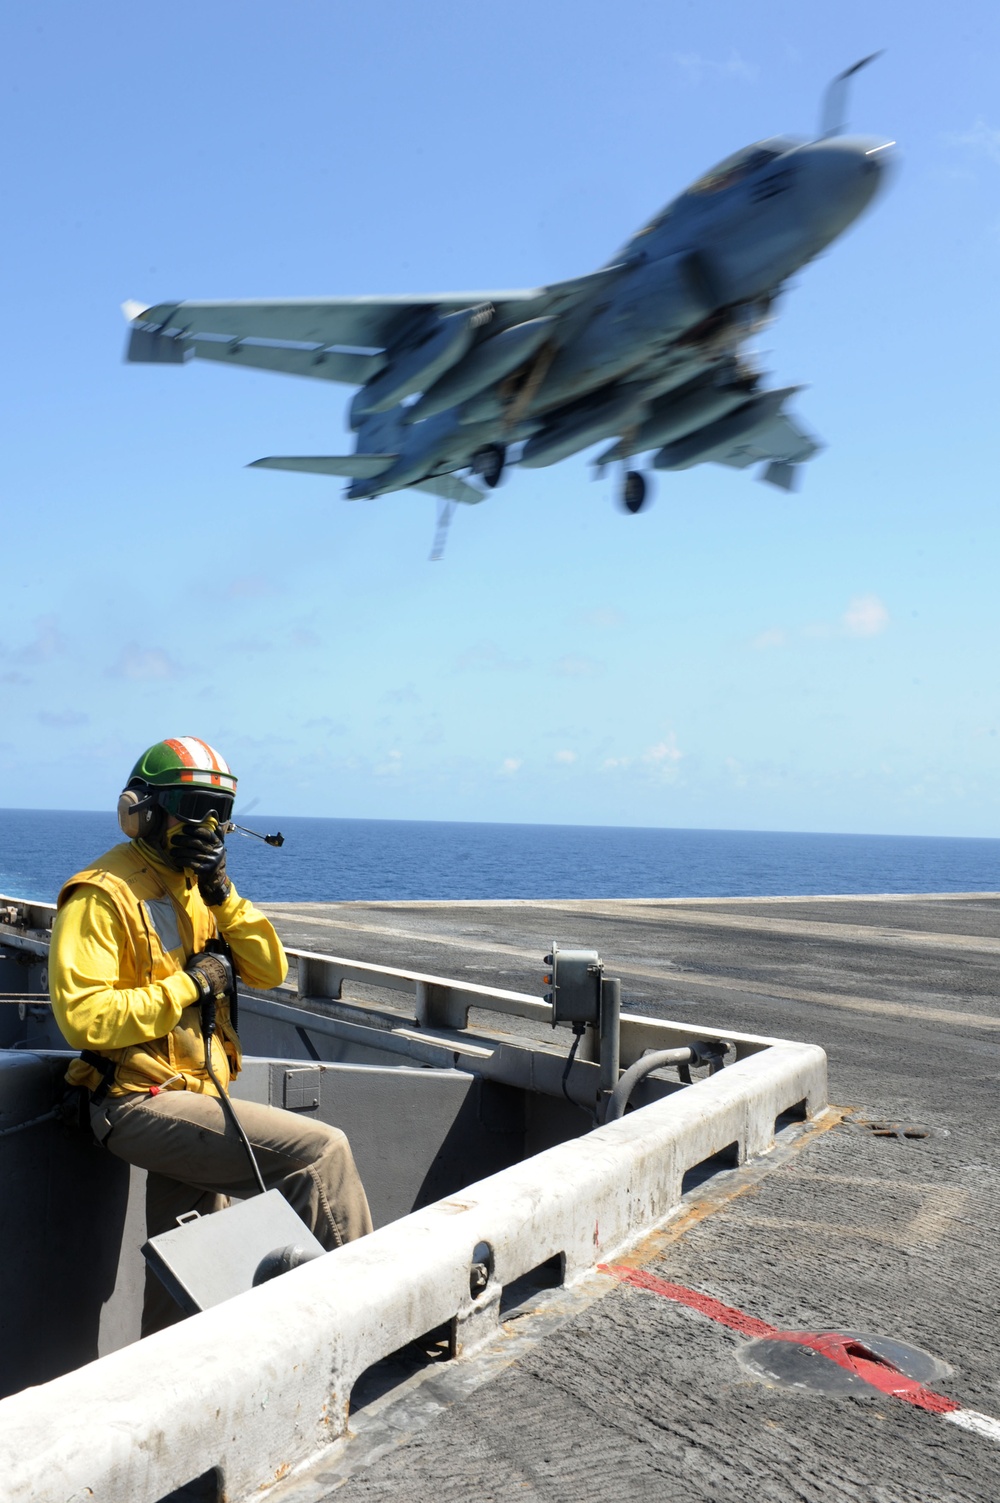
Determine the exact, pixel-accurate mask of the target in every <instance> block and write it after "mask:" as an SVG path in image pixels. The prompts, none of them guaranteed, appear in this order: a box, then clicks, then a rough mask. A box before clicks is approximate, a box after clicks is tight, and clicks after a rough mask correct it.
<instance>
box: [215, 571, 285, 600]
mask: <svg viewBox="0 0 1000 1503" xmlns="http://www.w3.org/2000/svg"><path fill="white" fill-rule="evenodd" d="M274 593H275V588H274V585H273V584H272V582H271V581H270V580H269V579H265V578H264V576H263V575H262V574H249V575H245V576H244V577H243V578H242V579H231V580H230V581H229V584H228V585H227V586H226V594H227V596H228V597H229V599H230V600H260V599H261V598H262V597H263V596H265V595H273V594H274Z"/></svg>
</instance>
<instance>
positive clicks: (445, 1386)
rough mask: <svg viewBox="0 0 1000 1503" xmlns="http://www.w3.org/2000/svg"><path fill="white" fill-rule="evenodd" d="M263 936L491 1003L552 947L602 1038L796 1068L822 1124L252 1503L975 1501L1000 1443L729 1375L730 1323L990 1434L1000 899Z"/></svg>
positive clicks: (447, 908) (492, 914) (565, 917)
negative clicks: (613, 1001)
mask: <svg viewBox="0 0 1000 1503" xmlns="http://www.w3.org/2000/svg"><path fill="white" fill-rule="evenodd" d="M265 906H266V907H267V911H268V912H269V913H270V914H271V915H272V916H273V917H274V919H275V921H276V923H277V925H278V928H279V931H280V932H281V934H282V937H283V938H284V939H285V941H286V943H288V944H289V945H293V946H295V947H297V948H300V949H306V950H309V949H316V950H324V951H333V952H335V953H344V954H348V955H350V956H352V957H354V958H356V959H364V960H370V961H372V962H378V963H379V964H381V965H399V966H401V967H403V966H405V967H409V968H411V969H414V968H419V969H423V970H426V971H427V972H430V973H439V974H440V973H443V974H449V975H453V976H462V975H465V976H467V977H468V979H469V980H470V981H474V982H482V983H486V984H489V985H493V986H501V987H506V988H510V989H514V990H518V991H535V992H540V991H541V989H542V988H541V971H542V965H541V957H542V955H543V954H544V953H545V951H546V950H547V949H548V948H549V946H550V943H551V941H552V940H553V939H556V940H558V942H559V943H560V944H563V945H573V944H578V945H581V946H586V947H594V948H598V949H599V950H600V951H601V954H602V956H603V957H604V959H605V962H606V965H607V969H608V972H609V974H612V975H615V974H617V975H620V976H621V978H622V989H623V1006H624V1007H626V1008H627V1009H628V1010H629V1011H632V1012H640V1013H643V1012H645V1013H655V1014H657V1015H660V1016H666V1017H676V1018H678V1019H685V1018H686V1017H688V1016H696V1017H697V1019H698V1021H699V1023H700V1022H706V1023H707V1024H709V1025H711V1027H712V1028H717V1029H718V1030H719V1032H720V1033H722V1034H724V1033H725V1031H726V1029H727V1028H728V1029H733V1030H745V1031H751V1032H756V1033H761V1034H768V1035H778V1036H783V1037H788V1038H796V1039H801V1040H805V1041H809V1042H815V1043H818V1044H821V1045H822V1046H823V1048H825V1049H826V1050H827V1053H828V1056H829V1064H830V1097H831V1100H832V1101H834V1102H835V1103H837V1104H838V1110H836V1111H833V1112H831V1113H829V1114H827V1115H826V1116H824V1117H823V1118H822V1119H820V1120H819V1121H817V1122H815V1123H812V1124H804V1125H801V1126H798V1127H791V1128H789V1129H788V1130H787V1132H786V1133H785V1134H783V1135H782V1141H781V1143H780V1146H779V1148H778V1149H777V1151H776V1154H775V1156H774V1157H773V1159H762V1160H758V1161H754V1162H751V1163H749V1164H747V1165H745V1166H743V1167H741V1168H735V1169H731V1170H727V1171H725V1172H722V1173H720V1174H718V1175H716V1176H715V1177H714V1178H712V1179H711V1180H709V1181H708V1182H707V1183H704V1184H702V1185H701V1186H698V1187H695V1188H694V1189H693V1190H692V1192H691V1196H690V1198H689V1199H688V1201H687V1202H686V1204H685V1206H684V1207H683V1208H682V1210H681V1212H680V1213H679V1215H678V1216H676V1217H674V1218H673V1219H672V1220H671V1221H670V1222H668V1224H667V1225H666V1227H665V1228H664V1229H662V1230H661V1231H660V1232H658V1233H654V1234H653V1235H652V1236H650V1237H649V1238H648V1239H647V1240H646V1241H645V1242H644V1243H642V1244H641V1246H640V1247H639V1248H637V1249H636V1252H635V1255H634V1256H632V1257H629V1258H627V1259H626V1260H625V1261H624V1263H623V1264H621V1265H618V1267H617V1273H618V1275H619V1277H616V1276H615V1275H614V1270H613V1271H612V1272H611V1273H607V1274H598V1275H595V1276H593V1277H592V1278H591V1279H589V1280H586V1281H584V1283H583V1284H582V1285H580V1286H577V1287H576V1288H575V1289H570V1290H550V1291H541V1292H540V1293H538V1294H536V1295H535V1296H534V1297H532V1298H530V1299H529V1300H528V1301H527V1303H526V1304H525V1305H523V1306H522V1307H521V1308H520V1309H519V1310H517V1309H515V1310H512V1311H511V1312H510V1315H511V1316H512V1317H513V1318H511V1319H508V1321H507V1322H506V1323H505V1325H504V1326H503V1328H502V1334H501V1335H500V1337H498V1338H497V1340H496V1341H495V1342H493V1343H491V1344H490V1345H489V1346H488V1347H487V1348H485V1349H483V1350H482V1352H481V1353H480V1354H479V1355H477V1356H474V1357H471V1358H469V1359H467V1360H464V1361H460V1362H458V1363H451V1364H449V1363H437V1364H431V1365H429V1366H425V1367H418V1366H415V1367H414V1370H413V1372H412V1375H411V1376H410V1377H409V1378H408V1379H407V1381H406V1382H404V1383H402V1384H401V1385H400V1386H398V1387H396V1388H394V1389H390V1390H388V1391H387V1392H385V1393H384V1394H382V1395H381V1396H379V1395H377V1393H372V1394H370V1395H368V1396H367V1397H368V1402H367V1403H365V1404H364V1405H363V1406H362V1407H359V1408H358V1409H357V1411H356V1413H355V1415H354V1418H353V1421H352V1429H353V1431H354V1437H353V1438H349V1439H347V1440H344V1441H341V1442H338V1443H337V1444H336V1446H334V1447H333V1448H331V1454H330V1455H329V1456H328V1457H327V1458H326V1459H325V1460H324V1461H323V1462H322V1463H320V1464H318V1465H317V1467H316V1468H314V1469H313V1471H311V1472H309V1473H308V1474H300V1475H299V1476H298V1477H296V1478H295V1479H289V1481H288V1483H286V1484H285V1485H284V1486H283V1487H280V1488H279V1489H278V1490H277V1492H276V1493H275V1494H273V1495H272V1496H274V1498H275V1503H320V1500H322V1499H324V1498H327V1497H331V1496H334V1495H335V1496H336V1497H337V1498H338V1500H339V1499H343V1500H344V1503H348V1500H353V1499H356V1500H358V1503H361V1500H386V1503H389V1500H417V1499H420V1500H424V1499H431V1498H433V1499H434V1500H435V1503H450V1500H456V1503H457V1500H460V1499H461V1500H467V1499H475V1500H477V1503H480V1500H481V1503H490V1500H494V1499H495V1500H498V1503H499V1500H506V1499H513V1498H518V1499H521V1498H538V1499H544V1500H564V1499H565V1500H567V1503H568V1500H576V1499H579V1500H590V1499H595V1500H596V1499H598V1498H600V1499H601V1500H604V1499H606V1498H609V1497H622V1498H631V1499H636V1500H645V1499H649V1500H653V1499H656V1500H662V1499H673V1498H677V1499H685V1500H688V1499H704V1500H711V1503H728V1500H730V1499H733V1500H736V1499H747V1498H752V1499H755V1500H756V1499H766V1500H768V1503H772V1500H773V1503H786V1500H787V1503H792V1500H807V1503H820V1500H823V1503H825V1500H838V1503H839V1500H851V1503H855V1500H857V1503H965V1500H970V1503H971V1500H976V1503H984V1500H992V1499H994V1498H997V1497H1000V1425H997V1426H996V1427H995V1429H994V1431H993V1432H992V1433H991V1432H990V1430H989V1427H988V1426H987V1427H986V1429H985V1430H982V1429H980V1430H969V1429H966V1428H963V1427H962V1423H961V1417H960V1416H961V1411H960V1412H959V1423H950V1422H949V1421H948V1419H947V1417H946V1415H945V1414H944V1413H942V1412H935V1405H934V1404H933V1403H932V1402H929V1406H928V1405H927V1404H924V1405H922V1404H921V1403H919V1402H917V1403H915V1402H912V1401H908V1400H906V1399H900V1398H896V1397H891V1396H889V1395H888V1394H886V1393H884V1392H881V1391H879V1390H877V1389H876V1388H870V1387H867V1386H866V1387H864V1388H862V1389H860V1390H855V1391H854V1392H853V1393H851V1394H849V1395H846V1396H840V1397H831V1396H829V1395H823V1394H821V1393H818V1392H814V1391H810V1390H807V1389H804V1388H794V1387H779V1386H773V1385H769V1384H768V1383H766V1382H764V1381H762V1380H761V1379H760V1378H758V1377H756V1376H754V1375H753V1373H751V1371H750V1370H749V1369H748V1368H747V1366H746V1365H745V1363H744V1361H742V1360H741V1357H740V1354H741V1353H742V1356H743V1358H745V1357H746V1356H747V1353H748V1343H749V1341H750V1340H751V1339H752V1336H753V1333H754V1331H756V1330H758V1327H756V1326H755V1324H754V1322H763V1323H765V1325H767V1326H770V1327H776V1328H778V1329H779V1330H780V1331H799V1332H807V1333H813V1334H815V1333H819V1332H824V1331H837V1332H842V1333H859V1332H860V1333H870V1334H872V1335H881V1336H885V1337H890V1338H893V1339H895V1340H898V1341H901V1342H904V1343H908V1344H909V1345H911V1346H913V1347H917V1348H920V1349H922V1350H923V1351H925V1352H928V1353H930V1354H931V1355H932V1356H933V1357H934V1358H936V1359H938V1361H939V1363H941V1364H944V1365H945V1367H943V1368H939V1369H938V1371H939V1373H940V1376H937V1377H935V1378H934V1380H933V1381H930V1382H928V1383H927V1391H929V1392H930V1393H931V1394H932V1395H943V1396H945V1399H946V1400H947V1399H950V1400H951V1401H953V1402H954V1403H957V1404H958V1405H960V1406H962V1411H978V1412H979V1413H980V1414H982V1415H986V1416H991V1417H993V1419H998V1418H1000V1339H998V1338H1000V1318H998V1315H997V1306H998V1304H1000V1254H998V1248H997V1239H998V1226H1000V1214H998V1213H1000V1154H998V1151H997V1148H998V1135H1000V1134H998V1125H997V1084H996V1082H997V1074H998V1064H1000V1003H998V998H997V979H996V978H997V962H998V959H1000V937H998V919H1000V894H969V895H948V896H942V897H923V896H920V897H888V898H859V897H850V898H809V899H803V898H795V899H787V900H786V899H740V900H731V899H722V900H715V901H710V900H696V901H690V902H689V901H678V900H669V901H667V900H664V901H654V900H651V901H646V902H631V901H593V902H541V901H533V902H503V903H482V902H469V903H343V904H272V905H265ZM511 1024H512V1026H520V1027H523V1028H524V1029H526V1030H532V1029H533V1028H534V1026H535V1025H532V1024H530V1023H528V1022H524V1021H522V1020H511ZM550 1037H551V1035H550ZM864 1124H874V1125H864ZM886 1129H899V1132H898V1133H897V1132H893V1131H886ZM907 1129H908V1130H909V1135H907V1132H906V1130H907ZM635 1269H639V1270H642V1271H645V1272H646V1273H647V1274H650V1275H652V1276H653V1277H652V1279H651V1280H642V1279H641V1278H640V1280H639V1282H640V1283H644V1284H645V1285H646V1287H637V1286H636V1284H634V1283H631V1282H623V1281H622V1279H621V1277H620V1275H621V1274H623V1273H627V1272H628V1271H630V1270H635ZM678 1290H679V1291H680V1293H678ZM706 1297H707V1298H706ZM720 1306H722V1307H725V1309H726V1310H728V1311H729V1312H730V1315H729V1316H727V1315H725V1313H724V1312H723V1313H722V1314H721V1315H720ZM732 1312H736V1315H735V1316H733V1314H732ZM740 1317H742V1319H741V1318H740ZM748 1333H749V1334H748ZM948 1369H950V1371H948ZM943 1407H944V1406H938V1408H943Z"/></svg>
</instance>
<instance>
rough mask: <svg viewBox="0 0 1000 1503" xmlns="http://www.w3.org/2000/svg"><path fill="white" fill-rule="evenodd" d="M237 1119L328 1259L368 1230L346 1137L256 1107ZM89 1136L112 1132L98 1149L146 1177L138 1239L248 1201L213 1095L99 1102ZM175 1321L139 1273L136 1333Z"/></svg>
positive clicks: (238, 1150) (244, 1168)
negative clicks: (232, 1200) (142, 1230)
mask: <svg viewBox="0 0 1000 1503" xmlns="http://www.w3.org/2000/svg"><path fill="white" fill-rule="evenodd" d="M233 1106H234V1108H235V1109H236V1114H237V1116H238V1117H239V1119H240V1121H241V1123H242V1124H243V1127H244V1130H245V1131H246V1134H247V1137H248V1138H249V1139H250V1142H251V1145H252V1146H253V1151H254V1154H255V1156H256V1159H257V1163H258V1164H259V1166H260V1172H261V1175H262V1176H263V1179H264V1183H265V1184H266V1186H267V1188H268V1189H269V1190H280V1191H281V1193H282V1195H283V1196H284V1197H285V1199H286V1200H287V1201H288V1203H289V1205H290V1206H292V1208H293V1209H294V1210H296V1211H298V1213H299V1215H300V1216H301V1217H302V1220H303V1221H304V1222H305V1223H306V1225H307V1226H308V1227H309V1228H310V1230H311V1231H312V1232H313V1233H314V1235H315V1236H316V1237H317V1239H318V1240H319V1241H320V1242H321V1243H322V1244H323V1246H324V1247H325V1248H326V1249H327V1251H331V1250H332V1249H333V1248H335V1247H341V1246H342V1245H343V1244H344V1243H345V1242H353V1241H354V1239H355V1238H356V1237H363V1236H364V1235H365V1233H366V1232H370V1231H371V1229H372V1219H371V1215H370V1213H369V1210H368V1201H367V1199H366V1198H365V1192H364V1189H363V1187H362V1184H361V1180H360V1178H359V1177H358V1171H357V1169H356V1168H355V1167H354V1157H353V1155H352V1153H351V1149H350V1145H349V1143H348V1141H347V1138H346V1137H345V1136H344V1134H343V1133H342V1132H341V1131H340V1129H339V1128H336V1127H328V1126H327V1125H326V1123H324V1122H317V1121H315V1120H313V1119H311V1118H309V1117H303V1116H299V1115H298V1114H297V1113H295V1112H286V1111H282V1110H281V1109H280V1108H279V1107H275V1106H261V1105H259V1104H258V1103H257V1102H255V1101H234V1102H233ZM92 1115H93V1118H94V1128H95V1131H96V1132H97V1134H98V1136H99V1137H100V1136H102V1135H103V1134H104V1131H105V1123H104V1121H103V1120H102V1119H103V1118H104V1117H105V1116H106V1117H107V1121H108V1122H110V1124H111V1132H110V1135H109V1136H107V1137H105V1139H104V1141H105V1144H106V1146H107V1147H108V1148H109V1149H110V1151H111V1152H112V1153H113V1154H116V1155H117V1156H118V1158H120V1159H124V1160H125V1162H126V1163H128V1164H135V1165H136V1166H137V1167H138V1168H140V1169H145V1170H146V1171H147V1179H146V1235H147V1236H149V1237H155V1236H156V1235H157V1233H158V1232H165V1231H168V1230H169V1229H170V1228H171V1227H173V1226H174V1224H175V1223H176V1220H177V1217H178V1216H180V1215H182V1214H183V1213H184V1212H185V1211H199V1212H200V1213H201V1214H202V1215H207V1214H208V1213H209V1212H211V1211H220V1210H223V1209H224V1208H225V1207H226V1206H227V1205H228V1204H229V1200H228V1197H229V1196H230V1195H236V1196H239V1197H240V1198H241V1199H246V1198H247V1197H249V1196H251V1195H254V1194H256V1193H257V1189H258V1186H257V1182H256V1180H255V1179H254V1178H253V1176H252V1173H251V1170H250V1164H249V1162H248V1160H247V1155H246V1150H245V1149H244V1147H243V1145H242V1143H241V1142H240V1140H239V1138H238V1136H237V1134H236V1131H235V1129H234V1128H233V1125H232V1123H231V1122H230V1121H228V1119H227V1118H226V1116H225V1113H224V1111H223V1108H222V1103H221V1102H220V1101H219V1099H218V1097H216V1096H203V1095H199V1094H198V1093H197V1092H195V1091H163V1092H161V1093H160V1094H159V1095H157V1096H129V1097H116V1098H108V1099H106V1100H105V1102H104V1103H103V1105H102V1106H101V1107H100V1108H95V1109H94V1110H93V1113H92ZM180 1319H182V1313H181V1310H180V1309H179V1307H178V1306H177V1304H176V1303H175V1302H174V1300H173V1299H172V1298H171V1296H170V1295H169V1294H168V1293H167V1291H166V1289H165V1288H164V1286H163V1284H161V1282H160V1280H159V1279H158V1278H157V1276H156V1274H155V1273H153V1271H152V1270H151V1269H149V1268H147V1270H146V1293H145V1302H144V1304H143V1311H142V1334H143V1336H148V1335H150V1334H151V1333H152V1332H153V1331H159V1330H161V1329H162V1328H163V1327H164V1326H168V1325H171V1324H173V1322H174V1321H177V1320H180Z"/></svg>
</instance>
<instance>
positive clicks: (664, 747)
mask: <svg viewBox="0 0 1000 1503" xmlns="http://www.w3.org/2000/svg"><path fill="white" fill-rule="evenodd" d="M683 755H684V753H683V752H682V751H681V750H680V748H679V747H678V745H677V737H676V736H675V735H674V733H673V731H671V732H670V735H669V736H668V737H667V738H666V740H665V741H658V742H657V743H656V745H655V746H651V747H650V748H649V750H648V751H644V752H643V754H642V760H643V761H644V762H656V763H660V762H664V763H666V762H679V761H680V760H681V757H682V756H683Z"/></svg>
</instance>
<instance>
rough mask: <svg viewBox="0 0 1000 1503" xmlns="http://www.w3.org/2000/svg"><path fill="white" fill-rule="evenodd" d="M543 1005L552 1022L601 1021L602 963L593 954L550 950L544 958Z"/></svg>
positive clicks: (554, 948) (558, 949) (596, 955)
mask: <svg viewBox="0 0 1000 1503" xmlns="http://www.w3.org/2000/svg"><path fill="white" fill-rule="evenodd" d="M545 966H546V972H545V977H544V980H545V983H546V985H547V986H548V987H549V988H550V990H548V991H547V992H546V993H545V1000H546V1002H551V1003H552V1009H553V1011H552V1022H553V1024H555V1023H593V1024H594V1025H595V1027H596V1025H597V1024H598V1023H599V1022H600V1017H601V977H602V976H603V973H604V962H603V960H602V959H601V957H600V955H599V954H598V953H597V951H596V950H560V948H559V946H558V945H553V946H552V954H551V955H546V957H545Z"/></svg>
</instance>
